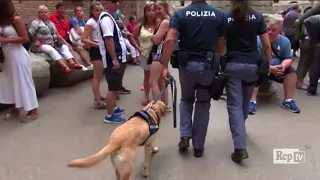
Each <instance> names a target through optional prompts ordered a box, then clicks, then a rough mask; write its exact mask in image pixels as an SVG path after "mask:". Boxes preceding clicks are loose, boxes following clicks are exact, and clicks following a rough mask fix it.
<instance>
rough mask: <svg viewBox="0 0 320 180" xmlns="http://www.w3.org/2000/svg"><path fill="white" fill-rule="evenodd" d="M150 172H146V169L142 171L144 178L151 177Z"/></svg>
mask: <svg viewBox="0 0 320 180" xmlns="http://www.w3.org/2000/svg"><path fill="white" fill-rule="evenodd" d="M149 175H150V172H149V170H146V169H145V168H144V169H143V170H142V177H144V178H147V177H149Z"/></svg>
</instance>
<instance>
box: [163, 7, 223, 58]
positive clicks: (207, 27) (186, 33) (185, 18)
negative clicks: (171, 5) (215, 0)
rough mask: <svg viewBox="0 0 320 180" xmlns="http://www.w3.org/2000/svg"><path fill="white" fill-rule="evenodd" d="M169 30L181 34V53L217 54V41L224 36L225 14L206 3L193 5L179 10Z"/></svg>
mask: <svg viewBox="0 0 320 180" xmlns="http://www.w3.org/2000/svg"><path fill="white" fill-rule="evenodd" d="M169 28H174V29H176V30H177V31H178V32H179V39H180V43H179V47H180V50H181V51H190V52H205V51H211V52H215V51H216V49H217V39H218V37H220V36H224V34H225V28H224V14H223V12H222V11H220V10H219V9H217V8H214V7H212V6H210V5H208V4H207V3H205V2H197V3H191V4H190V5H189V6H187V7H185V8H183V9H180V10H177V11H176V12H175V14H174V15H173V16H172V17H171V19H170V25H169Z"/></svg>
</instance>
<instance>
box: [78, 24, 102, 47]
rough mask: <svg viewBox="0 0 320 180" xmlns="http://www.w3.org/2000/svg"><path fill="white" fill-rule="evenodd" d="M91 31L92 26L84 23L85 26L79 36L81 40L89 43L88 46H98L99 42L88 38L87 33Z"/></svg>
mask: <svg viewBox="0 0 320 180" xmlns="http://www.w3.org/2000/svg"><path fill="white" fill-rule="evenodd" d="M92 32H93V28H92V26H91V25H89V24H86V26H85V27H84V31H83V34H82V36H81V42H82V43H84V44H86V45H89V46H90V47H98V46H99V44H98V43H96V42H92V41H91V39H90V38H89V35H90V34H91V33H92Z"/></svg>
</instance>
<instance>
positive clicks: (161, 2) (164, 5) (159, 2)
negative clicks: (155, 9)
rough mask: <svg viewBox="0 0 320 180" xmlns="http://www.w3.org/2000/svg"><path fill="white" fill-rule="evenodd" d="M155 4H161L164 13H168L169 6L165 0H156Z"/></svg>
mask: <svg viewBox="0 0 320 180" xmlns="http://www.w3.org/2000/svg"><path fill="white" fill-rule="evenodd" d="M156 6H162V7H163V9H164V10H165V11H166V14H168V15H170V7H169V3H168V2H167V1H164V0H161V1H156Z"/></svg>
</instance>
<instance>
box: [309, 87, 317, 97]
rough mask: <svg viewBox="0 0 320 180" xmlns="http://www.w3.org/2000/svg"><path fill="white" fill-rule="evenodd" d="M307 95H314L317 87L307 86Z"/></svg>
mask: <svg viewBox="0 0 320 180" xmlns="http://www.w3.org/2000/svg"><path fill="white" fill-rule="evenodd" d="M307 95H308V96H316V95H317V88H312V87H310V86H309V87H308V89H307Z"/></svg>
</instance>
